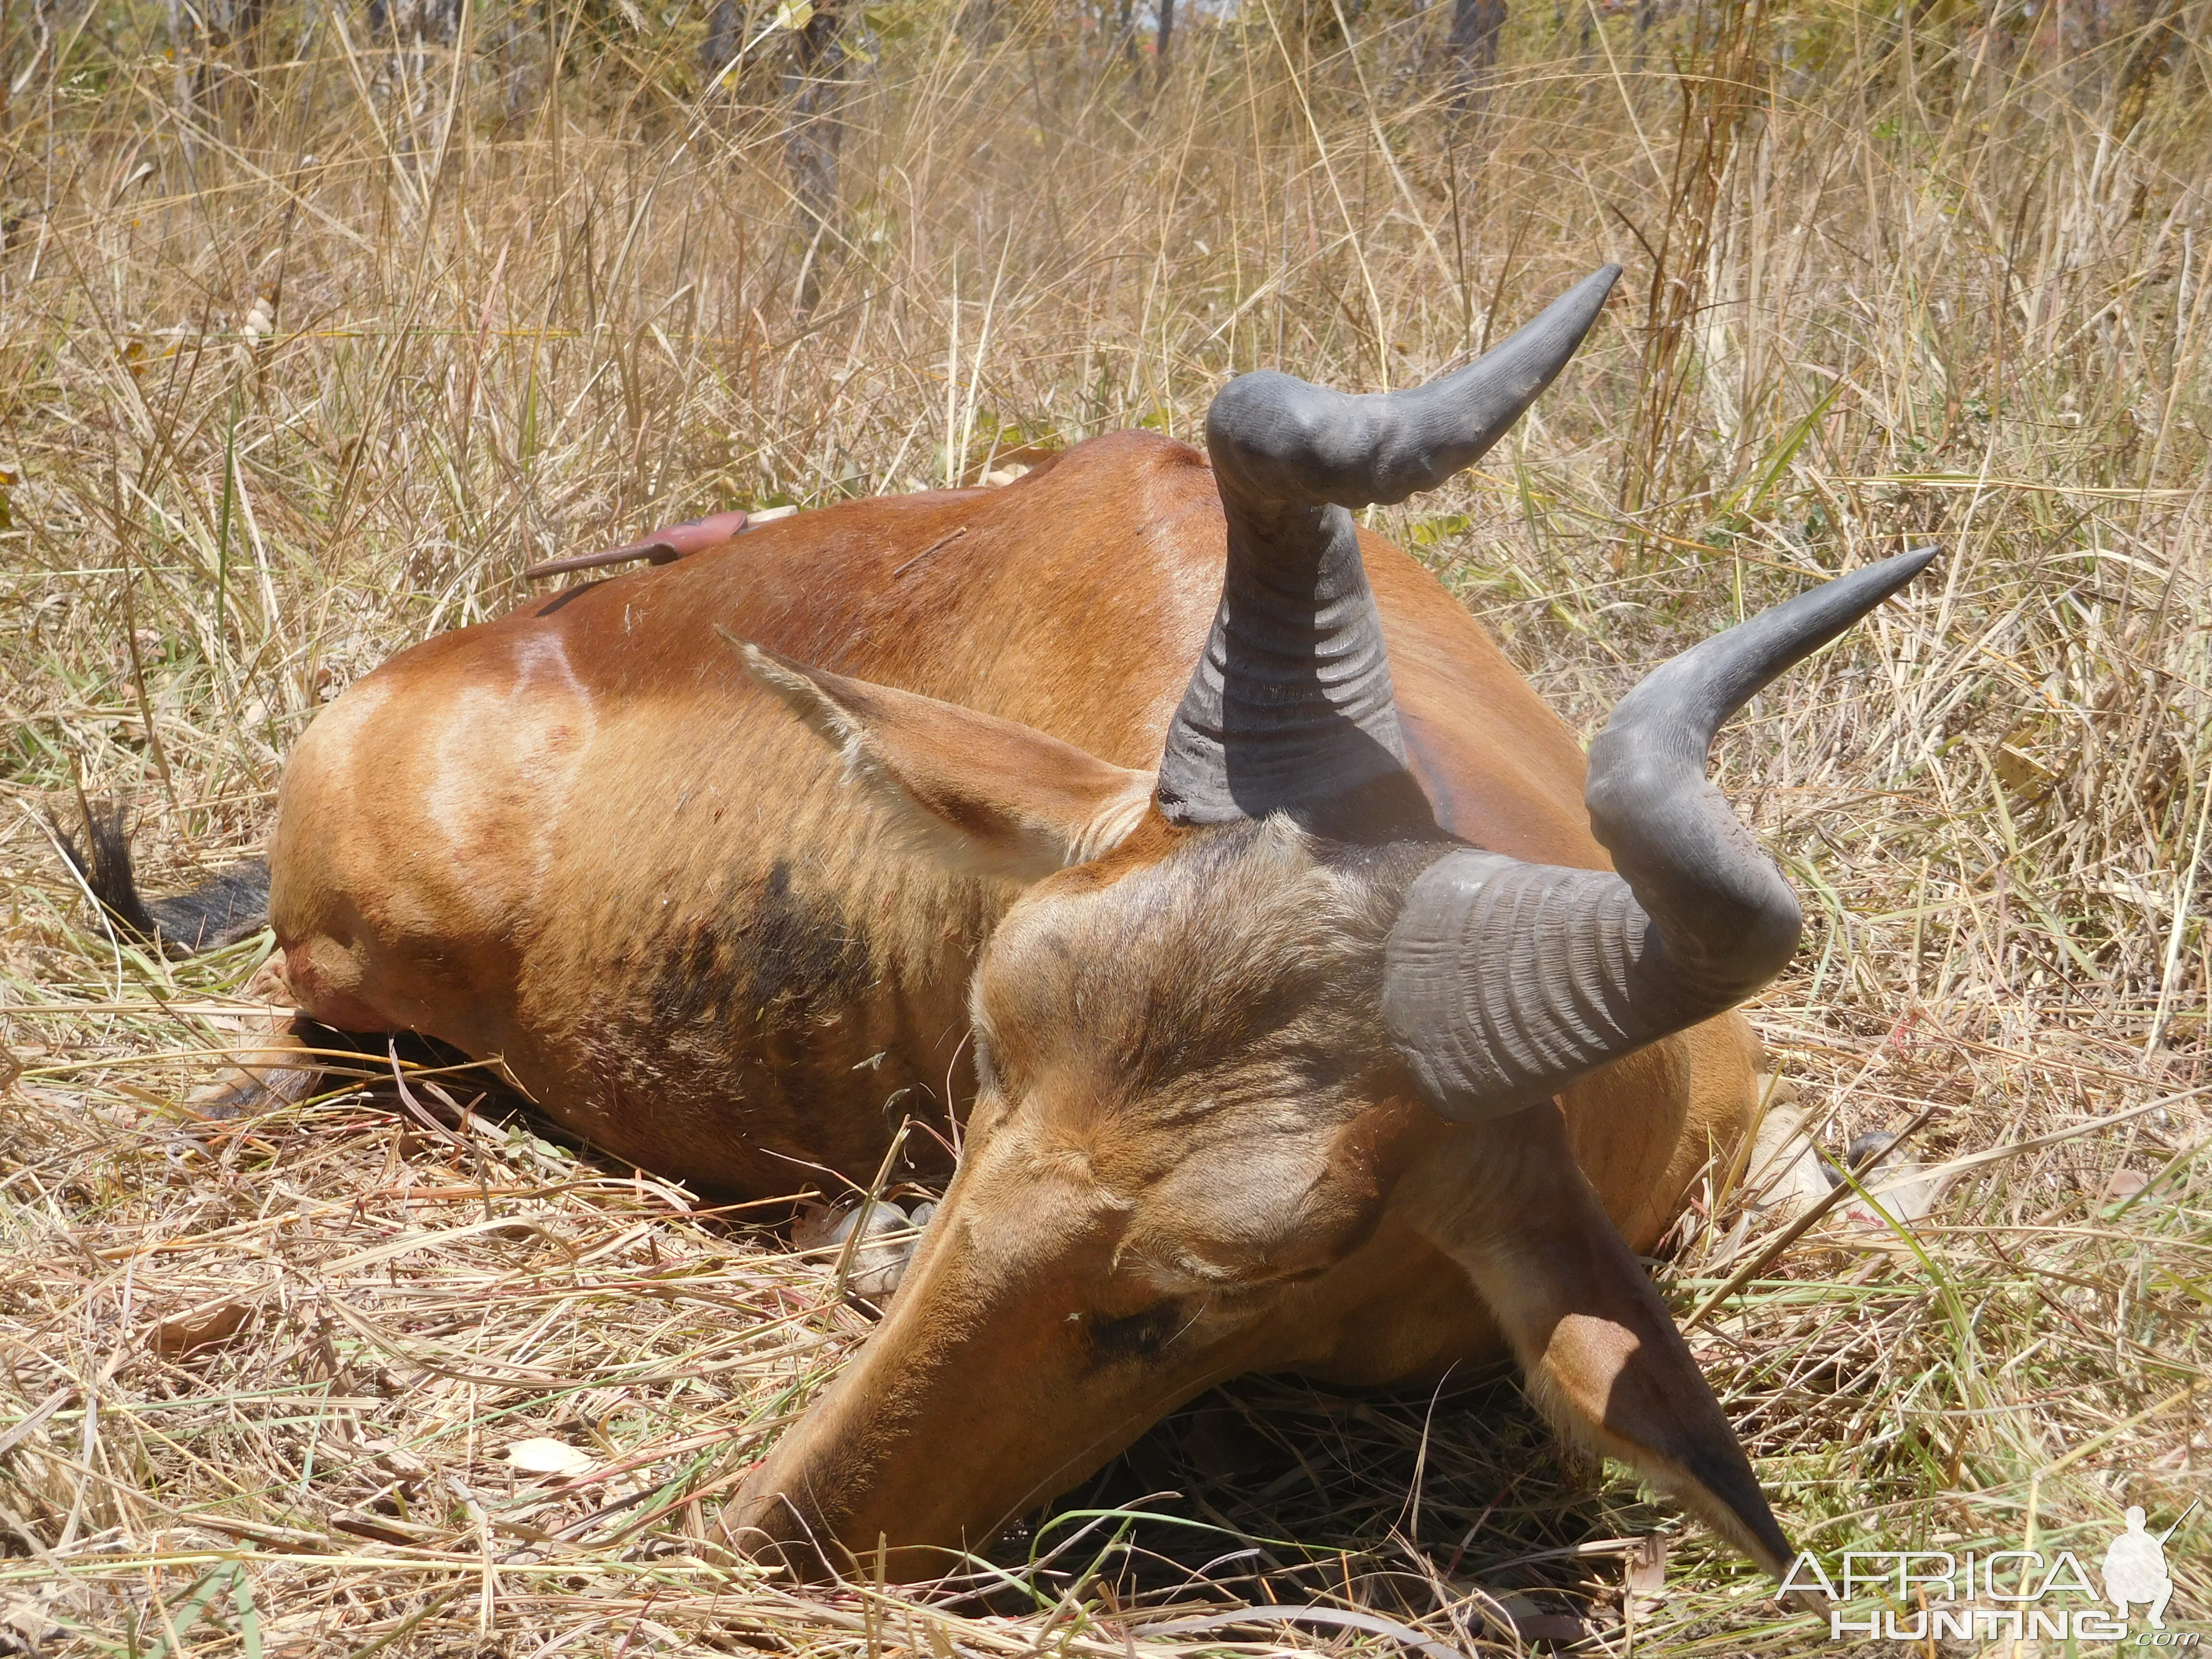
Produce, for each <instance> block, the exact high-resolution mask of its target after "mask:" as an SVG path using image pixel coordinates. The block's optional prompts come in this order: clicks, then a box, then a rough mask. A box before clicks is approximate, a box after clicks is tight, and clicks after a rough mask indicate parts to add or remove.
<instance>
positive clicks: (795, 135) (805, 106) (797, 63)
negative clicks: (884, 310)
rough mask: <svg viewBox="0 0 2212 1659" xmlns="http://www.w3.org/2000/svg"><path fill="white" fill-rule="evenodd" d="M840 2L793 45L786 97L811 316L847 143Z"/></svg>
mask: <svg viewBox="0 0 2212 1659" xmlns="http://www.w3.org/2000/svg"><path fill="white" fill-rule="evenodd" d="M843 22H844V14H843V12H842V9H841V7H840V6H839V5H838V3H837V0H829V3H827V4H817V5H816V7H815V8H814V15H812V16H811V17H810V18H808V19H807V20H806V24H805V27H803V28H801V29H800V30H799V33H798V34H797V36H796V37H795V38H794V39H793V41H792V50H791V67H790V69H789V70H787V71H786V72H785V76H784V91H785V93H786V94H787V95H788V96H789V97H790V99H791V136H790V137H789V138H788V140H787V141H786V143H785V145H784V160H785V161H786V162H787V164H788V165H789V167H790V168H791V189H792V195H793V197H795V198H796V200H797V202H798V204H799V234H800V235H801V236H802V237H804V238H805V241H806V254H805V260H804V262H803V263H802V264H800V265H799V316H800V317H802V318H804V317H806V316H808V315H811V313H812V312H813V310H814V307H815V306H816V305H817V303H818V302H819V301H820V300H821V298H822V270H823V264H825V263H826V262H827V260H828V258H829V244H830V241H831V239H832V229H833V226H834V222H835V220H836V213H837V153H838V151H839V150H840V149H842V148H843V146H844V143H845V121H844V114H843V111H844V105H845V73H844V72H845V64H846V58H847V54H846V52H845V42H844V39H843V36H842V33H841V28H842V24H843Z"/></svg>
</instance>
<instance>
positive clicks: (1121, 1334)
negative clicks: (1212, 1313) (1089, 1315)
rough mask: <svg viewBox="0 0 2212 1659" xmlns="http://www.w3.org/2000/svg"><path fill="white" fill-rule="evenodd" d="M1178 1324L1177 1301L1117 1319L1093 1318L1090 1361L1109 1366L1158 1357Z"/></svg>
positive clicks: (1179, 1318) (1176, 1329) (1179, 1324)
mask: <svg viewBox="0 0 2212 1659" xmlns="http://www.w3.org/2000/svg"><path fill="white" fill-rule="evenodd" d="M1182 1325H1183V1318H1182V1304H1181V1303H1179V1302H1163V1303H1160V1304H1158V1305H1157V1306H1155V1307H1151V1308H1147V1309H1146V1310H1144V1312H1142V1313H1137V1314H1129V1315H1127V1316H1124V1317H1122V1318H1120V1319H1106V1320H1099V1321H1096V1322H1093V1323H1092V1324H1091V1358H1092V1361H1093V1363H1095V1364H1101V1365H1110V1364H1115V1363H1117V1362H1119V1361H1121V1360H1128V1359H1155V1358H1158V1357H1159V1353H1160V1351H1161V1350H1162V1349H1163V1348H1164V1347H1166V1346H1167V1345H1168V1344H1169V1343H1170V1342H1172V1341H1173V1340H1175V1335H1176V1332H1177V1331H1179V1330H1181V1329H1182Z"/></svg>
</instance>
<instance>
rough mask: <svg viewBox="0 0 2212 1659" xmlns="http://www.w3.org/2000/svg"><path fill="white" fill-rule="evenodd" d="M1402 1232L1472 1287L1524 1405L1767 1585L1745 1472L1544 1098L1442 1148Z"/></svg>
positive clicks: (1773, 1540) (1721, 1418) (1770, 1532)
mask: <svg viewBox="0 0 2212 1659" xmlns="http://www.w3.org/2000/svg"><path fill="white" fill-rule="evenodd" d="M1438 1163H1439V1164H1455V1165H1457V1166H1458V1167H1457V1170H1456V1171H1455V1173H1454V1174H1450V1175H1446V1174H1444V1173H1443V1171H1442V1170H1429V1171H1425V1176H1429V1177H1431V1179H1432V1180H1433V1179H1434V1178H1435V1177H1437V1176H1441V1177H1442V1179H1441V1181H1440V1182H1437V1184H1432V1185H1431V1187H1430V1189H1429V1190H1430V1194H1431V1195H1433V1194H1437V1192H1438V1191H1439V1189H1440V1188H1442V1189H1443V1190H1445V1191H1447V1192H1449V1189H1450V1188H1452V1187H1453V1186H1454V1185H1455V1183H1456V1184H1457V1185H1458V1190H1457V1191H1456V1192H1450V1194H1449V1196H1448V1197H1446V1198H1444V1200H1443V1201H1442V1202H1441V1203H1437V1202H1433V1201H1432V1202H1429V1203H1421V1202H1419V1200H1417V1212H1418V1211H1419V1210H1426V1211H1427V1212H1428V1213H1427V1214H1426V1215H1419V1214H1418V1213H1417V1218H1416V1225H1418V1226H1419V1228H1420V1230H1421V1231H1422V1232H1424V1233H1425V1234H1426V1235H1427V1236H1428V1237H1429V1238H1430V1239H1431V1243H1435V1244H1436V1245H1437V1246H1438V1248H1440V1249H1443V1251H1444V1252H1445V1253H1446V1254H1447V1255H1450V1256H1451V1257H1452V1259H1453V1260H1454V1261H1456V1262H1458V1263H1459V1265H1460V1267H1462V1269H1463V1270H1464V1271H1465V1272H1466V1273H1467V1275H1468V1278H1469V1279H1471V1280H1473V1281H1474V1288H1475V1290H1476V1291H1477V1292H1478V1293H1479V1294H1480V1296H1481V1297H1482V1299H1483V1301H1484V1302H1485V1303H1486V1304H1488V1305H1489V1308H1490V1310H1491V1312H1492V1316H1494V1317H1495V1318H1496V1319H1497V1321H1498V1328H1499V1329H1500V1330H1501V1331H1502V1332H1504V1335H1505V1339H1506V1340H1507V1341H1508V1342H1509V1343H1510V1344H1511V1345H1512V1348H1513V1352H1514V1354H1515V1357H1516V1358H1518V1359H1519V1360H1520V1362H1521V1368H1522V1373H1523V1374H1524V1375H1525V1376H1526V1377H1527V1378H1528V1389H1529V1393H1530V1395H1532V1396H1533V1397H1534V1400H1535V1401H1536V1403H1537V1405H1538V1406H1539V1407H1541V1408H1542V1410H1543V1411H1544V1413H1545V1414H1546V1415H1547V1416H1548V1417H1549V1418H1551V1419H1553V1422H1555V1423H1557V1424H1558V1425H1559V1427H1560V1428H1561V1429H1563V1430H1565V1431H1566V1432H1567V1433H1568V1434H1570V1435H1571V1436H1572V1437H1574V1438H1576V1439H1578V1440H1580V1441H1582V1442H1583V1443H1584V1444H1586V1445H1589V1446H1591V1447H1593V1448H1595V1449H1596V1450H1598V1451H1601V1452H1602V1453H1604V1454H1605V1455H1607V1456H1608V1457H1613V1458H1618V1459H1620V1461H1621V1462H1625V1463H1627V1464H1629V1465H1630V1466H1631V1467H1632V1468H1634V1469H1635V1470H1636V1472H1637V1473H1638V1474H1640V1475H1642V1476H1643V1477H1644V1479H1645V1480H1648V1481H1650V1483H1651V1484H1652V1485H1653V1486H1656V1487H1658V1488H1659V1489H1660V1490H1661V1491H1662V1492H1667V1493H1668V1494H1669V1495H1670V1496H1672V1497H1674V1498H1678V1499H1680V1501H1681V1502H1682V1503H1683V1504H1685V1505H1686V1507H1688V1508H1689V1509H1690V1510H1692V1511H1693V1512H1694V1513H1695V1514H1696V1515H1697V1516H1699V1518H1700V1519H1702V1520H1703V1521H1705V1522H1706V1524H1708V1525H1709V1526H1711V1528H1713V1529H1714V1530H1715V1531H1717V1532H1718V1533H1719V1534H1721V1535H1722V1536H1723V1538H1725V1539H1727V1540H1728V1541H1729V1542H1730V1543H1732V1544H1734V1545H1735V1547H1737V1548H1738V1549H1740V1550H1741V1551H1742V1552H1743V1553H1745V1554H1746V1555H1748V1556H1749V1557H1750V1558H1751V1559H1753V1560H1754V1561H1756V1562H1757V1563H1758V1564H1759V1565H1760V1566H1762V1567H1764V1568H1765V1569H1766V1571H1769V1572H1771V1573H1772V1574H1774V1575H1775V1576H1776V1577H1782V1576H1783V1575H1784V1573H1786V1572H1787V1571H1789V1567H1790V1560H1791V1559H1792V1552H1791V1550H1790V1543H1789V1541H1788V1539H1787V1538H1785V1537H1784V1534H1783V1532H1782V1528H1780V1526H1778V1524H1777V1523H1776V1522H1775V1519H1774V1512H1773V1511H1772V1510H1771V1509H1769V1508H1768V1507H1767V1503H1766V1496H1765V1493H1764V1492H1761V1491H1760V1490H1759V1479H1758V1477H1757V1476H1756V1475H1755V1474H1753V1473H1752V1468H1751V1461H1750V1459H1748V1458H1747V1457H1746V1456H1745V1455H1744V1452H1743V1446H1742V1444H1741V1442H1739V1441H1738V1440H1737V1438H1736V1436H1735V1429H1733V1428H1732V1427H1730V1426H1729V1420H1728V1418H1727V1416H1726V1414H1725V1413H1723V1412H1722V1410H1721V1407H1720V1402H1719V1401H1717V1400H1716V1399H1714V1398H1713V1391H1712V1389H1711V1388H1710V1387H1708V1386H1707V1385H1706V1383H1705V1376H1704V1374H1703V1373H1702V1372H1700V1371H1699V1369H1698V1362H1697V1361H1696V1359H1695V1358H1692V1355H1691V1353H1690V1350H1689V1345H1688V1344H1686V1342H1684V1341H1683V1340H1682V1335H1681V1333H1680V1331H1678V1330H1676V1329H1675V1328H1674V1317H1673V1316H1672V1315H1670V1314H1669V1313H1668V1310H1667V1304H1665V1303H1664V1302H1662V1301H1661V1300H1660V1298H1659V1292H1658V1291H1657V1290H1656V1289H1655V1288H1654V1287H1653V1285H1652V1283H1651V1280H1650V1277H1649V1276H1648V1275H1647V1274H1646V1273H1644V1264H1643V1263H1642V1262H1640V1261H1638V1260H1637V1258H1636V1255H1635V1253H1634V1252H1633V1251H1632V1250H1631V1249H1629V1248H1628V1246H1627V1245H1626V1243H1623V1242H1622V1239H1621V1237H1620V1233H1619V1232H1617V1231H1615V1230H1614V1228H1613V1223H1612V1221H1611V1220H1610V1219H1609V1218H1607V1215H1606V1212H1605V1209H1604V1206H1601V1204H1600V1203H1599V1202H1598V1199H1597V1194H1595V1192H1594V1191H1592V1190H1591V1188H1590V1184H1589V1182H1588V1181H1587V1180H1585V1179H1584V1178H1583V1173H1582V1171H1581V1170H1579V1169H1578V1168H1577V1167H1576V1164H1575V1161H1574V1155H1573V1154H1572V1153H1571V1152H1570V1151H1569V1150H1568V1146H1567V1139H1566V1127H1565V1120H1564V1119H1563V1118H1562V1117H1561V1115H1560V1113H1559V1108H1558V1107H1556V1106H1554V1105H1552V1104H1550V1103H1546V1104H1544V1105H1541V1106H1536V1107H1531V1108H1530V1109H1528V1110H1527V1111H1524V1112H1522V1113H1519V1114H1517V1115H1515V1116H1512V1117H1509V1118H1504V1119H1500V1120H1498V1121H1495V1122H1494V1123H1490V1124H1484V1125H1481V1126H1480V1127H1478V1128H1476V1129H1475V1131H1474V1133H1471V1134H1469V1135H1468V1137H1467V1139H1466V1142H1465V1143H1464V1144H1462V1145H1460V1146H1455V1147H1454V1148H1452V1149H1451V1150H1450V1151H1449V1152H1447V1153H1446V1154H1445V1155H1444V1157H1443V1158H1441V1159H1439V1160H1438Z"/></svg>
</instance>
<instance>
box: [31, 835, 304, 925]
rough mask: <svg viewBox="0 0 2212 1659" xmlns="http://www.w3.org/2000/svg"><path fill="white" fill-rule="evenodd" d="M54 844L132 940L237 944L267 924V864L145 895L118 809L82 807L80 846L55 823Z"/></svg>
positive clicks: (235, 868)
mask: <svg viewBox="0 0 2212 1659" xmlns="http://www.w3.org/2000/svg"><path fill="white" fill-rule="evenodd" d="M50 827H51V828H52V830H53V835H54V841H55V842H56V844H57V845H58V846H59V847H60V848H61V849H62V854H63V856H64V857H65V858H66V859H68V860H69V861H70V867H71V868H72V869H74V870H75V871H76V873H77V878H78V879H79V880H80V881H82V882H83V884H84V885H85V890H86V891H88V892H89V893H90V894H91V895H92V896H93V897H94V899H95V900H96V901H97V902H99V904H100V908H101V909H102V910H104V911H106V913H107V915H109V916H110V917H111V918H112V919H113V921H115V923H116V925H117V926H118V927H121V928H123V929H124V930H125V932H126V933H130V934H131V936H132V937H133V938H135V939H143V940H145V941H146V942H147V943H149V944H152V945H159V946H160V947H161V949H162V950H163V951H167V952H168V953H169V954H170V955H173V956H191V955H192V954H193V953H194V952H195V951H213V950H218V949H220V948H221V947H222V946H223V945H234V944H236V943H237V942H238V941H239V940H240V939H244V938H246V936H247V935H248V934H249V933H258V931H260V929H262V928H263V927H267V926H268V925H269V861H268V860H266V859H249V860H246V862H244V863H242V864H234V865H233V866H231V867H230V868H229V869H228V870H224V871H222V872H218V873H217V874H216V875H214V876H211V877H210V878H208V879H207V880H206V881H204V882H202V883H201V884H199V885H198V886H197V887H195V888H193V889H192V890H191V891H190V892H188V893H178V894H175V895H173V896H171V897H168V898H157V899H149V898H147V897H145V896H143V894H142V893H140V892H139V890H138V877H137V872H136V871H135V870H134V869H133V868H132V867H131V829H130V825H129V823H127V821H126V820H125V817H124V812H123V809H122V808H121V807H119V806H107V805H90V806H87V807H86V808H85V809H84V844H83V845H82V846H81V847H80V846H79V845H78V844H77V842H76V837H75V836H71V835H70V834H69V832H68V831H66V830H64V829H62V828H61V826H60V825H58V824H54V825H52V826H50Z"/></svg>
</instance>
